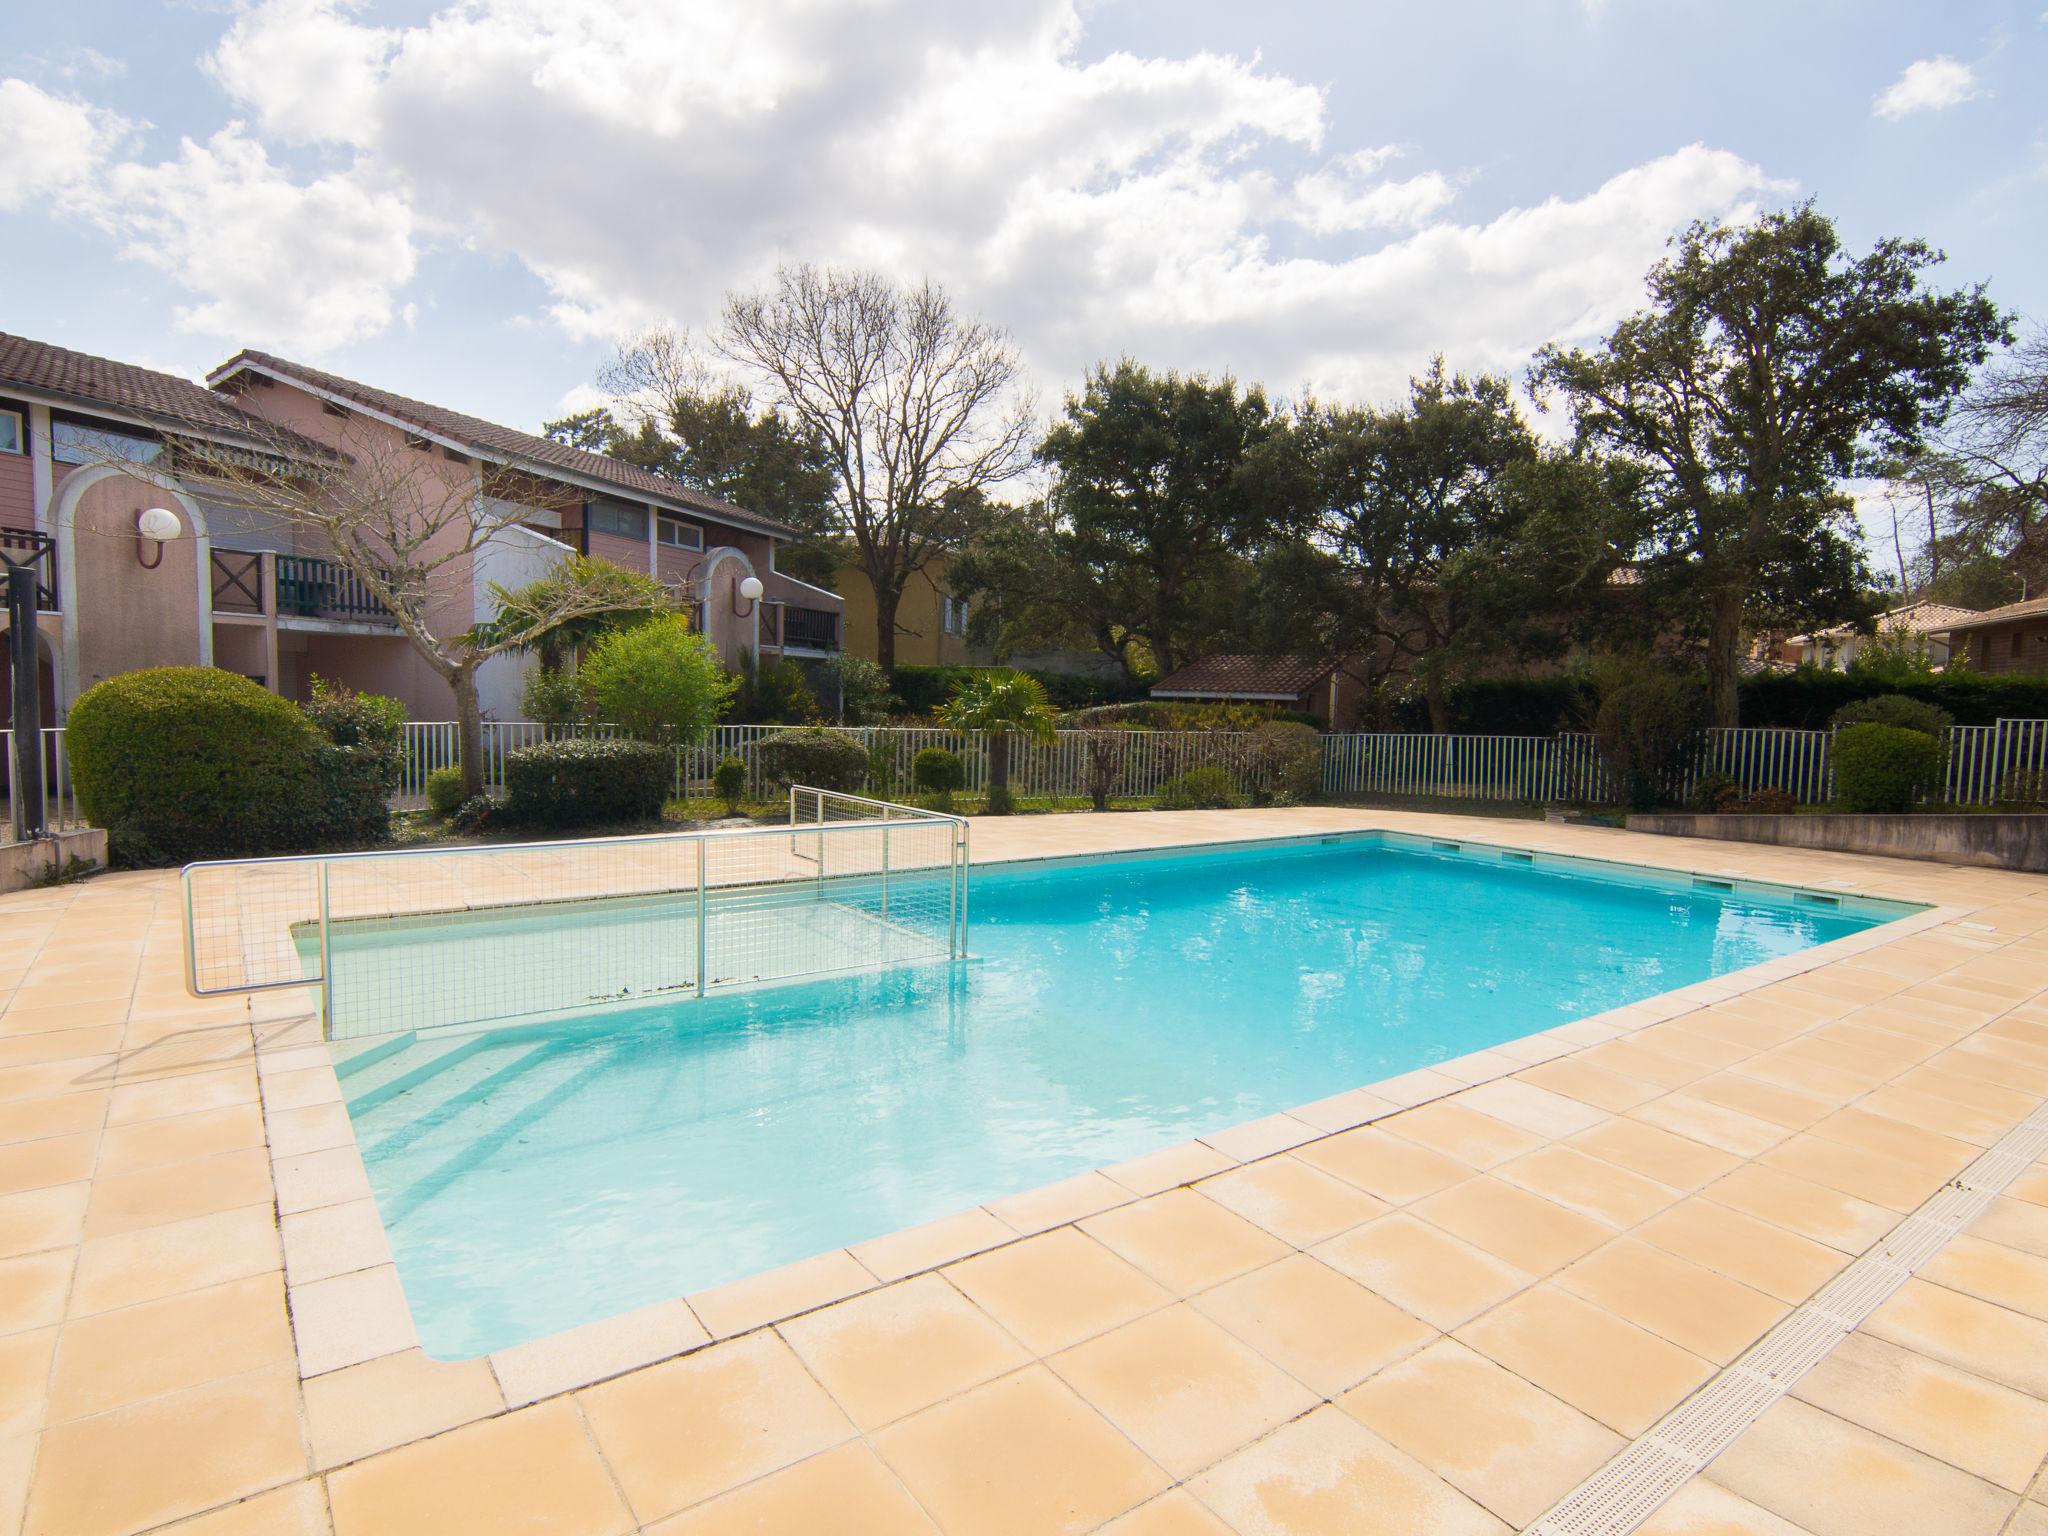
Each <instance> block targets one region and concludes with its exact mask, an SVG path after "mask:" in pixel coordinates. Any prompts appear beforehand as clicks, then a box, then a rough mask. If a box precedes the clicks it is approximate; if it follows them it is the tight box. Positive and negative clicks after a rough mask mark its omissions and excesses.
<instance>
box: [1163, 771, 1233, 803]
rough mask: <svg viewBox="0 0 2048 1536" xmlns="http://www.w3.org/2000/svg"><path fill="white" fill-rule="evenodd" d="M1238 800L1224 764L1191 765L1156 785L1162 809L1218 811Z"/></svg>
mask: <svg viewBox="0 0 2048 1536" xmlns="http://www.w3.org/2000/svg"><path fill="white" fill-rule="evenodd" d="M1237 803H1238V798H1237V786H1236V785H1235V784H1234V783H1232V782H1231V778H1230V770H1229V769H1227V768H1214V767H1210V768H1190V769H1189V770H1188V771H1187V772H1186V773H1183V774H1177V775H1176V776H1174V777H1173V778H1170V779H1168V780H1167V781H1166V782H1165V783H1164V784H1162V785H1160V786H1159V809H1161V810H1162V811H1219V810H1227V809H1229V808H1231V807H1233V806H1235V805H1236V804H1237Z"/></svg>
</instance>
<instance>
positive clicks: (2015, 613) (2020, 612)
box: [1949, 597, 2048, 629]
mask: <svg viewBox="0 0 2048 1536" xmlns="http://www.w3.org/2000/svg"><path fill="white" fill-rule="evenodd" d="M2044 617H2048V597H2030V598H2028V599H2027V600H2026V601H2025V602H2022V603H2007V604H2006V605H2005V606H2004V607H2003V608H1987V609H1985V610H1984V612H1982V613H1978V614H1972V615H1971V616H1970V617H1969V618H1968V619H1965V620H1963V621H1962V622H1960V623H1956V624H1951V625H1950V626H1949V627H1950V628H1951V629H1982V628H1984V627H1985V626H1986V625H1987V624H2005V623H2009V622H2011V621H2012V620H2014V619H2038V618H2044Z"/></svg>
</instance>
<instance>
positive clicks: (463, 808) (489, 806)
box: [448, 795, 498, 836]
mask: <svg viewBox="0 0 2048 1536" xmlns="http://www.w3.org/2000/svg"><path fill="white" fill-rule="evenodd" d="M497 819H498V802H497V801H495V800H493V799H492V798H491V797H490V796H489V795H472V796H470V797H469V798H468V799H467V800H465V801H463V802H462V804H460V805H458V806H457V807H456V808H455V810H454V812H453V813H452V814H451V815H450V816H449V818H448V825H449V826H451V827H453V828H454V829H455V830H456V831H457V832H460V833H463V834H464V835H465V836H467V835H472V834H474V833H478V832H481V831H483V830H484V829H485V828H486V827H488V826H489V825H490V824H491V823H492V822H494V821H496V820H497Z"/></svg>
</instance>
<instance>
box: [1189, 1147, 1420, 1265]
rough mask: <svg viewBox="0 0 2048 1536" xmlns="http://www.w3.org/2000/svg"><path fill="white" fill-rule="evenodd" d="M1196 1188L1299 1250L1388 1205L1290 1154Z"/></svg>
mask: <svg viewBox="0 0 2048 1536" xmlns="http://www.w3.org/2000/svg"><path fill="white" fill-rule="evenodd" d="M1195 1188H1196V1190H1197V1191H1198V1192H1199V1193H1201V1194H1203V1195H1206V1196H1208V1198H1210V1199H1211V1200H1214V1201H1215V1202H1216V1203H1217V1204H1218V1205H1220V1206H1222V1207H1223V1208H1224V1209H1225V1210H1231V1211H1235V1212H1237V1214H1238V1215H1240V1216H1242V1217H1244V1219H1245V1220H1247V1221H1249V1222H1251V1223H1253V1224H1254V1225H1255V1226H1259V1227H1263V1228H1264V1229H1265V1230H1266V1231H1268V1232H1270V1233H1272V1234H1273V1235H1274V1236H1275V1237H1277V1238H1279V1239H1280V1240H1281V1241H1282V1242H1284V1243H1287V1244H1290V1245H1291V1246H1293V1247H1296V1248H1307V1247H1309V1246H1311V1245H1312V1244H1315V1243H1319V1242H1321V1241H1322V1240H1323V1239H1324V1238H1326V1237H1335V1236H1336V1235H1337V1234H1338V1233H1339V1232H1344V1231H1348V1230H1349V1229H1350V1228H1352V1227H1355V1226H1358V1225H1359V1224H1360V1223H1361V1222H1366V1221H1370V1220H1371V1219H1372V1218H1373V1217H1375V1216H1377V1215H1379V1214H1380V1213H1381V1212H1382V1211H1384V1210H1386V1208H1387V1207H1386V1205H1385V1204H1384V1203H1383V1202H1381V1201H1379V1200H1376V1199H1374V1198H1373V1197H1372V1196H1371V1195H1368V1194H1365V1193H1364V1192H1363V1191H1361V1190H1359V1189H1357V1188H1355V1187H1353V1186H1352V1185H1350V1184H1347V1183H1345V1182H1344V1181H1343V1180H1342V1179H1338V1178H1333V1177H1332V1176H1331V1175H1329V1174H1327V1173H1324V1172H1322V1171H1321V1170H1320V1169H1317V1168H1312V1167H1310V1166H1309V1165H1308V1164H1307V1163H1305V1162H1298V1161H1296V1160H1295V1159H1294V1158H1293V1157H1291V1156H1288V1155H1285V1154H1283V1155H1281V1156H1279V1157H1269V1158H1266V1159H1264V1160H1262V1161H1260V1162H1256V1163H1247V1164H1245V1165H1244V1166H1243V1167H1242V1168H1234V1169H1232V1170H1231V1171H1230V1172H1228V1173H1219V1174H1217V1175H1216V1176H1215V1177H1214V1178H1210V1179H1204V1180H1203V1181H1202V1182H1201V1183H1200V1184H1198V1185H1196V1186H1195Z"/></svg>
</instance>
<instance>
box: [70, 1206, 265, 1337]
mask: <svg viewBox="0 0 2048 1536" xmlns="http://www.w3.org/2000/svg"><path fill="white" fill-rule="evenodd" d="M283 1263H284V1259H283V1256H282V1253H281V1251H280V1249H279V1247H278V1240H277V1218H276V1215H275V1213H274V1212H273V1211H272V1210H271V1208H270V1207H269V1206H267V1205H249V1206H244V1207H242V1208H241V1209H240V1210H234V1211H222V1212H221V1213H219V1214H218V1215H215V1216H194V1217H192V1218H190V1219H189V1220H186V1221H172V1222H165V1223H164V1224H163V1225H162V1226H154V1227H138V1228H137V1229H136V1230H134V1231H132V1232H123V1233H121V1234H120V1235H118V1236H116V1237H102V1238H98V1239H95V1240H94V1241H92V1242H89V1243H86V1244H84V1245H83V1246H81V1247H80V1248H79V1250H78V1277H77V1279H76V1281H75V1282H74V1284H73V1287H72V1293H71V1313H72V1315H73V1316H74V1317H76V1316H80V1315H82V1314H84V1313H88V1312H105V1311H109V1310H111V1309H113V1308H115V1307H128V1306H133V1305H134V1304H135V1303H137V1302H140V1301H153V1300H155V1299H156V1298H158V1297H160V1296H175V1295H177V1294H179V1293H180V1292H183V1291H196V1290H200V1289H202V1288H204V1287H206V1286H210V1285H219V1284H220V1283H222V1282H223V1281H227V1280H240V1279H244V1278H246V1277H248V1276H250V1275H261V1274H268V1273H271V1272H272V1271H276V1270H279V1269H281V1268H282V1266H283Z"/></svg>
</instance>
